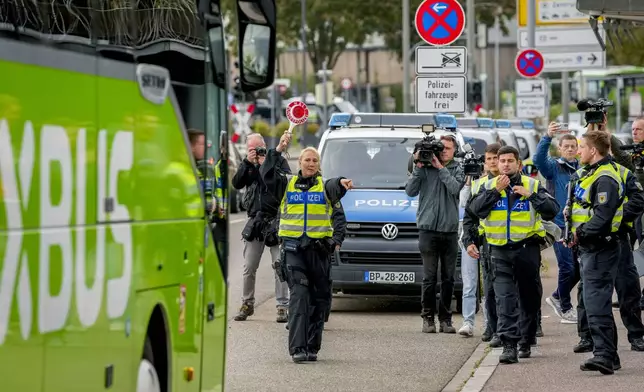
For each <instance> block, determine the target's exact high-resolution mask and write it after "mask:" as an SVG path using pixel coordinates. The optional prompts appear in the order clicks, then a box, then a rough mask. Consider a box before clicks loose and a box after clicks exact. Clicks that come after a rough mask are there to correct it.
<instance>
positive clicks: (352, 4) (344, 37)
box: [276, 0, 399, 70]
mask: <svg viewBox="0 0 644 392" xmlns="http://www.w3.org/2000/svg"><path fill="white" fill-rule="evenodd" d="M387 4H388V2H382V1H380V2H372V3H369V4H365V3H364V2H360V1H346V0H306V3H305V6H306V26H307V29H306V46H307V49H308V53H309V58H310V59H311V63H313V68H314V69H315V70H319V69H322V63H323V62H324V61H326V62H327V69H333V68H334V67H335V64H336V63H337V61H338V59H339V58H340V55H341V54H342V52H343V51H344V50H345V48H346V46H347V44H348V43H354V44H357V45H360V44H362V43H364V41H365V39H366V38H367V36H368V35H369V34H372V33H374V32H376V31H379V26H380V25H382V23H383V22H384V19H386V18H388V17H389V16H388V15H386V14H384V13H383V11H386V10H388V9H389V8H390V6H389V5H387ZM397 4H399V3H397ZM276 7H277V18H278V19H277V20H278V21H279V22H278V23H277V39H278V40H279V41H283V42H284V43H285V44H286V45H289V46H295V45H297V43H298V42H299V41H300V37H301V27H302V17H301V0H276Z"/></svg>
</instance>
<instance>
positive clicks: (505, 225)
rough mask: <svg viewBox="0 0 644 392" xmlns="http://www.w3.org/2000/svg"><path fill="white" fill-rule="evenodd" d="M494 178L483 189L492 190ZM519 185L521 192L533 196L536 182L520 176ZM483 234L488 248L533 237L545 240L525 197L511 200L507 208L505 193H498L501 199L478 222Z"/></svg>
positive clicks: (532, 209)
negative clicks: (525, 190)
mask: <svg viewBox="0 0 644 392" xmlns="http://www.w3.org/2000/svg"><path fill="white" fill-rule="evenodd" d="M497 179H498V177H495V178H493V179H491V180H489V181H488V182H487V183H486V184H485V188H486V189H492V188H494V187H496V181H497ZM521 183H522V185H523V187H524V188H526V189H530V190H531V191H532V192H537V191H538V189H539V181H537V180H535V179H533V178H530V177H528V176H523V175H522V176H521ZM481 225H482V226H483V228H484V231H485V239H486V240H487V242H488V244H490V245H496V246H503V245H506V244H507V243H508V242H510V241H511V242H515V243H516V242H521V241H523V240H525V239H527V238H530V237H532V236H534V235H537V236H539V237H542V238H543V237H545V236H546V229H545V228H544V227H543V223H542V221H541V216H540V215H539V214H538V213H537V211H536V210H535V209H534V207H533V206H532V203H530V201H529V200H527V198H526V197H523V196H521V197H520V198H519V199H517V200H515V202H514V204H513V205H512V206H510V205H509V198H508V195H507V193H506V190H502V191H501V198H500V199H499V200H498V201H497V203H496V205H495V206H494V208H492V211H491V212H490V215H488V217H487V218H486V219H484V220H483V221H482V222H481Z"/></svg>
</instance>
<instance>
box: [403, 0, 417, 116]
mask: <svg viewBox="0 0 644 392" xmlns="http://www.w3.org/2000/svg"><path fill="white" fill-rule="evenodd" d="M409 1H410V0H402V58H403V86H402V88H403V106H402V111H403V113H407V112H409V98H410V97H411V94H410V91H409V90H410V87H411V79H410V77H409V59H410V58H411V56H409V45H410V42H409V41H410V38H409V30H410V28H411V26H410V25H411V21H410V20H409V19H410V17H409V13H410V10H409ZM416 61H418V59H416Z"/></svg>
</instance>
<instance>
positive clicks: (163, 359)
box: [136, 305, 170, 392]
mask: <svg viewBox="0 0 644 392" xmlns="http://www.w3.org/2000/svg"><path fill="white" fill-rule="evenodd" d="M167 325H168V324H167V321H166V314H165V311H164V310H163V308H162V307H161V305H157V306H156V307H155V308H154V310H153V311H152V315H151V316H150V321H149V322H148V328H147V333H146V336H145V343H144V345H143V350H142V353H141V360H140V362H139V372H138V376H137V389H136V392H168V391H169V390H170V388H169V385H170V372H169V369H170V350H169V334H168V329H167Z"/></svg>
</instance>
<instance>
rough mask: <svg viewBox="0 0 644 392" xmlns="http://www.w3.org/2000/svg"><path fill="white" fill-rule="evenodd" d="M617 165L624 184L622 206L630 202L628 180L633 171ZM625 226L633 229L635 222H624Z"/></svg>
mask: <svg viewBox="0 0 644 392" xmlns="http://www.w3.org/2000/svg"><path fill="white" fill-rule="evenodd" d="M615 164H616V165H617V169H618V170H619V178H621V179H622V184H624V202H623V203H622V205H624V204H626V202H627V201H628V196H626V179H627V178H628V173H631V171H630V170H628V169H627V168H626V167H624V166H622V165H620V164H618V163H615ZM622 216H623V212H622ZM624 224H625V225H626V226H628V227H630V228H633V222H624Z"/></svg>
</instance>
